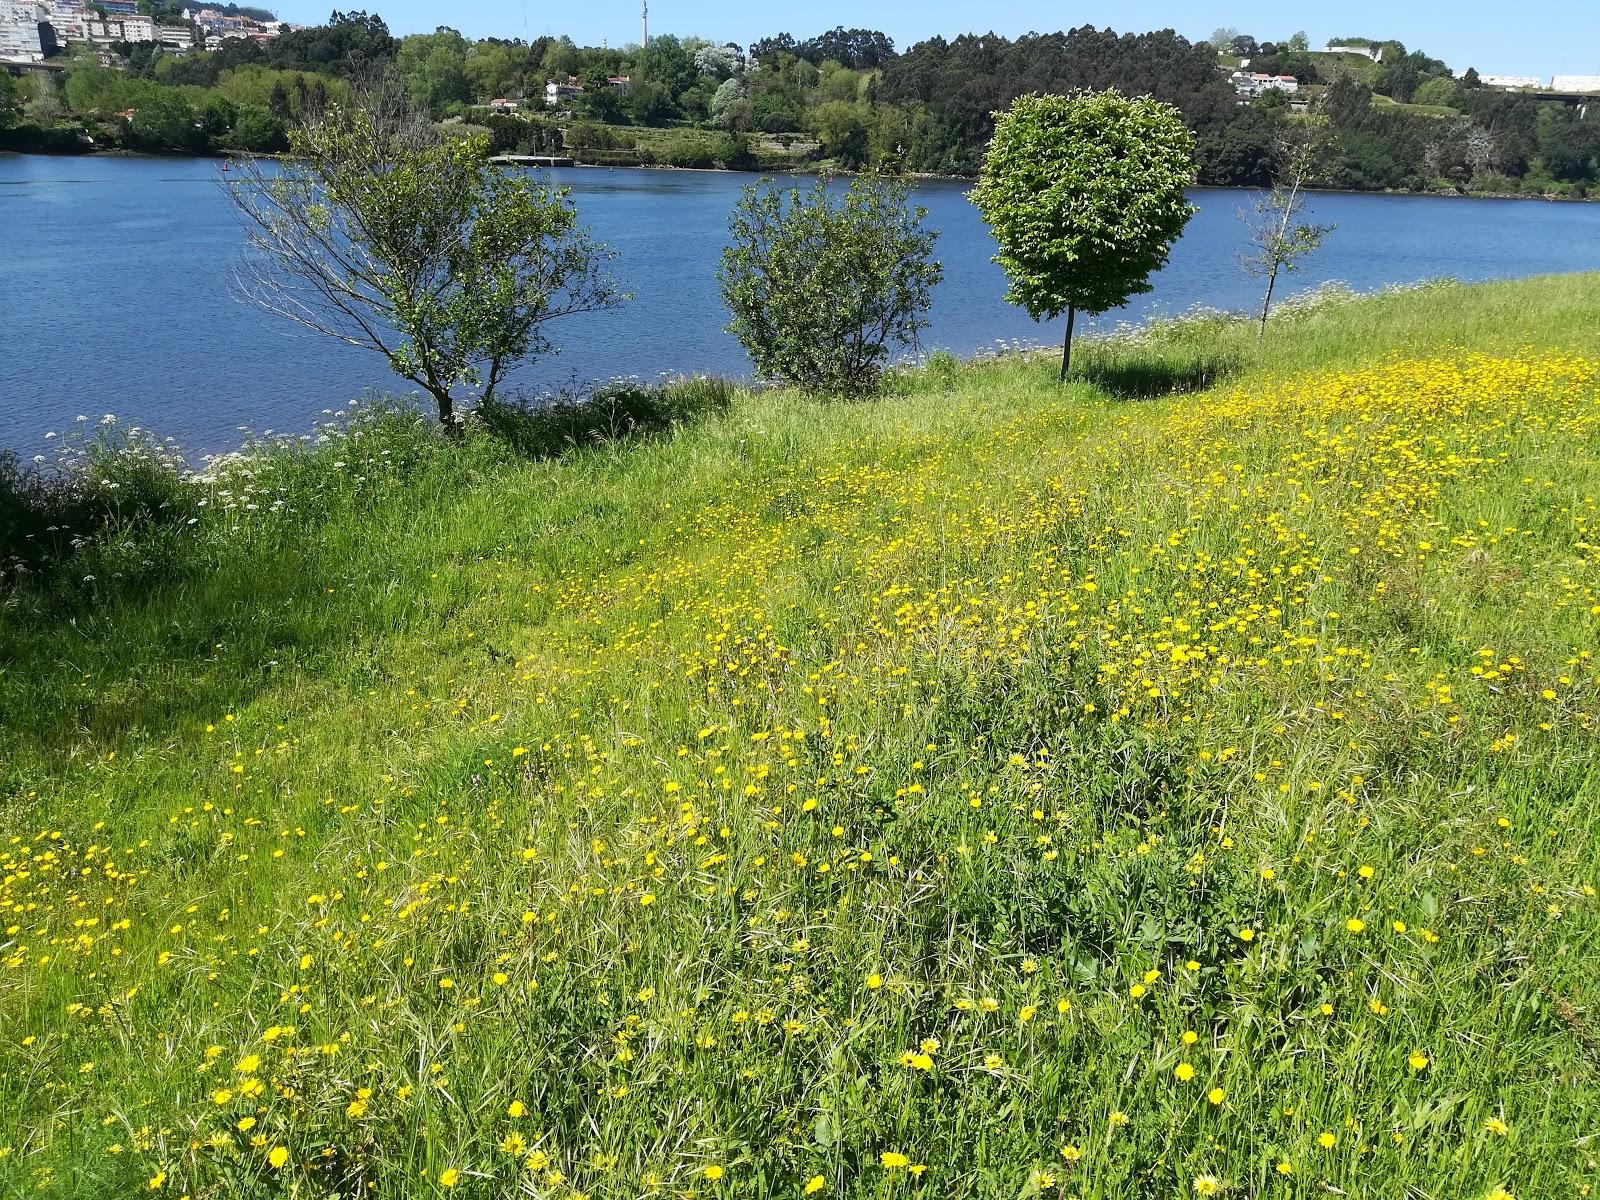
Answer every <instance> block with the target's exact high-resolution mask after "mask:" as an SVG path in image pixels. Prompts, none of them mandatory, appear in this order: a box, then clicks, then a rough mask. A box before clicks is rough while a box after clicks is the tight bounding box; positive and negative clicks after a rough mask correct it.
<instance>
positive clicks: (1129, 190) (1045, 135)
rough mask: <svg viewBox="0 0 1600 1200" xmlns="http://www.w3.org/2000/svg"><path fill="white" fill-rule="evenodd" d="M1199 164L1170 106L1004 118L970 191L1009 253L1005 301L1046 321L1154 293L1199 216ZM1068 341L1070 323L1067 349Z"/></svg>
mask: <svg viewBox="0 0 1600 1200" xmlns="http://www.w3.org/2000/svg"><path fill="white" fill-rule="evenodd" d="M1193 156H1194V139H1193V138H1192V137H1191V136H1190V134H1189V132H1188V130H1186V129H1185V128H1184V126H1183V121H1182V119H1181V117H1180V116H1179V115H1178V113H1177V111H1176V110H1175V109H1173V108H1172V107H1171V106H1170V105H1166V104H1162V103H1161V102H1160V101H1157V100H1152V99H1150V98H1148V97H1145V98H1141V99H1136V100H1130V99H1128V98H1127V97H1126V96H1123V95H1121V94H1120V93H1118V92H1114V91H1106V92H1079V93H1076V94H1074V95H1071V96H1023V97H1020V98H1019V99H1018V100H1017V101H1016V102H1015V103H1014V104H1013V105H1012V106H1011V108H1010V109H1009V110H1008V111H1007V112H1005V113H1002V114H1000V116H999V118H998V119H997V121H996V124H995V135H994V141H993V142H992V143H991V145H990V147H989V153H988V155H987V157H986V158H985V159H984V165H983V173H982V174H981V175H980V177H979V180H978V186H977V187H976V188H974V189H973V191H972V200H973V203H975V204H976V205H977V206H978V210H979V212H981V213H982V214H983V219H984V220H985V221H987V222H988V223H989V227H990V229H991V230H992V231H993V233H994V236H995V241H996V242H997V243H999V247H1000V249H999V253H998V254H997V255H996V256H995V260H994V261H995V262H997V263H999V264H1000V265H1001V266H1003V267H1004V268H1005V270H1006V276H1007V279H1008V280H1009V283H1010V286H1009V287H1008V289H1007V291H1006V299H1007V300H1008V301H1010V302H1011V303H1012V304H1016V305H1019V306H1021V307H1022V308H1024V309H1026V310H1027V312H1028V315H1029V316H1031V317H1032V318H1033V319H1034V320H1036V321H1040V320H1051V319H1054V318H1055V317H1057V316H1059V315H1060V314H1061V313H1063V312H1066V313H1068V314H1069V317H1070V316H1071V315H1072V314H1073V313H1075V312H1079V311H1081V312H1086V313H1103V312H1105V311H1106V310H1108V309H1111V308H1116V307H1118V306H1120V305H1123V304H1126V303H1127V302H1128V300H1129V299H1130V298H1131V297H1133V296H1136V295H1138V294H1140V293H1142V292H1148V291H1149V290H1150V288H1151V286H1152V285H1151V283H1150V276H1151V275H1152V274H1153V273H1154V272H1155V271H1157V270H1159V269H1160V268H1161V266H1162V265H1163V264H1164V263H1165V262H1166V261H1167V253H1168V251H1169V250H1170V248H1171V246H1172V243H1173V242H1174V241H1176V240H1177V237H1178V235H1179V234H1181V233H1182V232H1183V228H1184V226H1185V225H1187V224H1188V222H1189V218H1190V217H1191V216H1192V215H1193V214H1194V211H1195V210H1194V207H1193V206H1192V205H1191V204H1190V203H1189V201H1188V198H1187V197H1186V196H1185V195H1184V189H1185V188H1187V187H1189V186H1190V185H1191V184H1192V183H1193V182H1194V157H1193ZM1070 339H1071V327H1070V322H1069V327H1068V344H1069V350H1070ZM1064 373H1065V363H1064V364H1063V374H1064Z"/></svg>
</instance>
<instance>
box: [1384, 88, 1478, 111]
mask: <svg viewBox="0 0 1600 1200" xmlns="http://www.w3.org/2000/svg"><path fill="white" fill-rule="evenodd" d="M1372 107H1373V108H1392V109H1394V110H1395V111H1396V112H1406V113H1411V114H1412V115H1414V116H1419V117H1459V116H1460V115H1461V110H1460V109H1458V108H1451V107H1450V106H1449V105H1448V104H1405V103H1402V102H1401V101H1399V100H1393V99H1391V98H1390V97H1388V96H1380V95H1378V93H1376V92H1374V93H1373V94H1372Z"/></svg>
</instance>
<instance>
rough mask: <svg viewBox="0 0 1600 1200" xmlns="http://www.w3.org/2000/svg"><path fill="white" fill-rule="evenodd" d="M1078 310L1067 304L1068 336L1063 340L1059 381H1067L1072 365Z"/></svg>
mask: <svg viewBox="0 0 1600 1200" xmlns="http://www.w3.org/2000/svg"><path fill="white" fill-rule="evenodd" d="M1077 316H1078V310H1077V309H1076V308H1074V307H1073V306H1072V305H1070V304H1069V305H1067V336H1066V337H1064V338H1063V339H1062V340H1061V378H1060V379H1059V380H1057V382H1058V383H1065V382H1066V381H1067V368H1068V367H1070V366H1071V365H1072V326H1073V322H1074V321H1075V320H1076V319H1077Z"/></svg>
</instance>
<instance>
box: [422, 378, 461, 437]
mask: <svg viewBox="0 0 1600 1200" xmlns="http://www.w3.org/2000/svg"><path fill="white" fill-rule="evenodd" d="M429 390H430V391H432V392H433V398H434V400H435V401H437V402H438V405H439V424H441V425H443V426H444V432H445V436H446V437H460V436H461V426H460V425H458V424H457V423H456V405H455V401H454V400H453V399H452V398H451V396H450V393H449V392H448V391H440V390H437V389H433V388H430V389H429Z"/></svg>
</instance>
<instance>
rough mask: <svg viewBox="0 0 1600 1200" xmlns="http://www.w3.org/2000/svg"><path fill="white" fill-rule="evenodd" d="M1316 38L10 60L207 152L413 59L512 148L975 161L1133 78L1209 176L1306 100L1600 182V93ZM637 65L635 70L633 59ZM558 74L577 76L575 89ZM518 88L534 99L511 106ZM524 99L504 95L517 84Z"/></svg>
mask: <svg viewBox="0 0 1600 1200" xmlns="http://www.w3.org/2000/svg"><path fill="white" fill-rule="evenodd" d="M1344 44H1350V45H1358V46H1367V45H1370V46H1373V47H1375V48H1378V49H1381V52H1382V53H1381V59H1380V61H1376V62H1374V61H1371V59H1370V58H1368V57H1366V56H1363V55H1360V54H1327V53H1316V52H1313V51H1311V50H1310V49H1309V47H1308V46H1307V45H1306V39H1305V37H1304V35H1302V34H1297V35H1294V36H1293V37H1290V38H1286V39H1284V40H1283V41H1281V42H1276V43H1275V42H1272V41H1260V40H1257V39H1256V38H1255V37H1253V36H1250V35H1247V34H1240V33H1238V32H1237V31H1235V30H1219V31H1218V32H1217V33H1216V34H1215V35H1213V36H1212V38H1211V39H1209V40H1208V41H1202V42H1191V41H1189V40H1188V39H1186V38H1183V37H1181V36H1179V35H1178V34H1176V33H1174V32H1173V31H1171V30H1161V31H1157V32H1151V33H1141V34H1120V35H1119V34H1117V33H1114V32H1112V31H1110V30H1103V29H1097V28H1094V27H1093V26H1083V27H1081V28H1077V29H1073V30H1070V31H1067V32H1061V33H1043V34H1026V35H1023V36H1021V37H1018V38H1014V39H1013V38H1005V37H1000V36H997V35H995V34H992V33H991V34H972V35H965V36H962V37H958V38H956V39H954V40H950V41H947V40H945V39H944V38H930V39H928V40H926V41H922V42H919V43H917V44H916V45H914V46H911V47H910V48H909V49H907V50H905V51H904V52H898V51H897V50H896V48H895V45H894V43H893V41H892V40H890V39H889V38H888V37H887V36H885V35H884V34H882V33H880V32H877V31H874V30H865V29H842V28H841V29H835V30H831V31H829V32H826V33H823V34H819V35H817V36H815V37H811V38H808V39H805V40H799V39H796V38H795V37H794V36H792V35H790V34H788V33H781V34H777V35H775V36H772V37H769V38H764V39H762V40H760V41H758V42H756V43H754V44H753V45H751V46H750V47H748V48H744V47H740V46H736V45H731V44H722V43H717V42H714V41H711V40H708V39H703V38H678V37H674V36H671V35H667V36H662V37H657V38H653V39H651V42H650V45H649V46H648V47H647V48H645V49H643V50H641V49H640V48H639V47H637V46H629V47H621V48H615V49H613V48H603V47H580V46H577V45H574V44H573V43H572V42H571V41H570V40H569V39H567V38H548V37H545V38H538V39H535V40H534V41H532V42H531V43H528V42H523V41H520V40H505V39H498V38H488V39H484V40H481V41H472V40H470V39H468V38H465V37H463V36H462V35H461V34H460V33H458V32H456V31H455V30H453V29H448V28H443V27H441V28H440V29H438V30H437V31H435V32H434V33H431V34H419V35H415V36H411V37H406V38H396V37H394V36H392V35H391V33H390V31H389V29H388V27H387V25H386V24H385V23H384V21H383V19H382V18H381V17H379V16H377V15H375V14H369V13H365V12H349V13H342V12H335V13H333V14H332V16H331V18H330V19H329V21H328V22H327V23H326V24H324V25H320V26H315V27H312V28H306V29H298V30H293V31H291V32H288V33H285V34H284V35H282V36H281V37H278V38H277V39H275V40H273V41H269V42H266V43H259V44H258V43H256V42H252V41H246V40H243V39H235V40H229V41H226V42H224V43H222V45H221V47H220V48H219V49H216V50H214V51H211V52H204V51H201V52H195V53H189V54H182V55H180V54H175V53H171V52H168V51H163V50H161V49H160V48H158V47H155V46H151V45H149V44H144V45H123V46H118V47H116V48H115V50H116V60H115V61H114V62H113V63H112V65H110V66H107V65H104V64H103V63H102V62H101V61H100V59H99V57H98V56H96V55H82V56H78V57H69V58H68V59H67V60H66V61H65V63H64V64H63V65H64V66H65V70H64V71H63V72H60V73H59V78H58V77H56V76H45V75H42V74H39V73H36V74H35V75H34V76H33V78H32V79H30V80H28V81H19V80H15V79H9V78H5V77H0V79H4V82H0V127H4V128H0V145H10V146H11V147H13V148H18V149H58V150H62V149H74V148H91V147H105V146H119V147H126V148H132V149H141V150H147V151H169V152H190V153H207V152H218V151H231V150H269V151H270V150H277V149H281V148H283V146H284V145H285V144H286V143H285V129H286V128H287V127H288V126H289V125H290V124H292V123H293V122H294V121H295V120H297V119H299V118H300V117H302V116H303V115H305V113H307V112H308V111H313V110H315V109H317V108H319V107H320V106H322V105H325V104H327V103H328V102H330V100H331V101H337V100H340V99H342V98H343V97H344V96H345V95H346V94H347V89H348V84H349V81H350V80H351V79H353V78H357V77H360V76H362V75H364V74H366V73H368V72H370V71H371V70H373V69H374V68H389V69H393V70H394V71H396V72H398V73H399V74H400V75H401V76H402V77H403V78H404V80H405V81H406V84H407V87H408V89H409V91H410V93H411V95H412V97H413V98H414V99H415V101H416V102H417V103H418V104H419V105H420V106H421V107H423V108H424V109H426V110H427V111H428V112H429V113H430V114H431V115H432V116H433V117H434V118H435V119H437V120H439V121H441V122H444V123H446V127H447V128H449V127H465V128H473V127H482V128H487V129H489V130H490V132H491V136H492V140H493V143H494V145H495V147H496V149H497V150H523V151H534V152H539V153H551V152H557V151H559V152H563V153H568V154H572V155H575V156H576V157H578V158H579V159H580V160H583V161H609V162H623V163H626V162H637V163H643V164H649V163H655V162H664V163H671V164H675V165H685V166H712V165H719V166H734V167H747V168H756V167H773V166H791V167H792V166H805V165H808V164H812V165H816V166H829V167H838V168H844V169H850V170H853V169H861V168H867V167H881V168H889V169H897V170H906V171H913V172H924V173H937V174H949V175H970V174H972V173H973V172H974V171H975V170H976V168H977V165H978V162H979V159H980V157H981V155H982V153H983V148H984V146H985V144H986V142H987V140H988V138H989V135H990V132H991V129H992V124H993V118H992V114H993V113H994V112H995V111H997V110H999V109H1001V108H1004V107H1005V106H1006V105H1007V104H1009V103H1010V102H1011V101H1012V100H1013V99H1014V98H1015V97H1017V96H1019V95H1023V94H1025V93H1030V92H1062V91H1068V90H1071V89H1074V88H1082V87H1092V88H1104V87H1115V88H1118V89H1120V90H1122V91H1124V92H1127V93H1130V94H1143V93H1149V94H1151V95H1154V96H1156V97H1158V98H1160V99H1162V100H1165V101H1168V102H1170V103H1172V104H1174V105H1176V106H1177V107H1178V109H1179V110H1180V111H1181V112H1182V113H1183V115H1184V119H1185V120H1186V122H1187V123H1188V124H1189V126H1190V128H1191V129H1192V130H1193V132H1194V134H1195V138H1196V143H1197V147H1198V159H1199V172H1200V178H1201V181H1202V182H1204V183H1208V184H1218V185H1260V184H1264V183H1266V182H1268V181H1269V180H1270V179H1271V177H1272V175H1273V172H1274V170H1275V166H1276V162H1277V157H1278V154H1279V147H1280V146H1281V144H1282V142H1283V140H1284V137H1285V135H1286V134H1287V133H1289V132H1291V131H1292V130H1293V129H1294V127H1295V125H1296V123H1297V122H1303V121H1305V120H1307V119H1308V118H1312V117H1321V118H1325V119H1326V121H1327V123H1328V124H1329V126H1330V127H1331V129H1332V131H1333V132H1334V133H1335V134H1336V136H1335V137H1334V138H1333V139H1332V140H1331V143H1330V149H1329V152H1328V153H1327V155H1326V156H1325V160H1324V162H1323V163H1322V165H1321V167H1320V170H1319V177H1318V179H1317V180H1316V182H1318V183H1319V184H1321V185H1323V186H1328V187H1343V188H1355V189H1396V190H1412V191H1436V190H1447V191H1481V192H1501V193H1514V192H1525V193H1529V194H1540V195H1567V196H1585V195H1588V194H1590V193H1591V191H1593V190H1595V189H1600V114H1595V115H1592V116H1586V115H1585V112H1584V110H1582V109H1579V108H1576V107H1569V106H1567V105H1564V104H1561V103H1552V102H1550V101H1547V100H1540V99H1537V98H1535V97H1533V96H1528V95H1520V94H1512V93H1508V92H1505V91H1500V90H1495V89H1490V88H1485V87H1483V86H1482V85H1481V83H1480V81H1479V79H1478V76H1477V73H1476V72H1475V71H1473V70H1471V69H1470V68H1469V69H1467V70H1466V71H1464V72H1463V73H1462V74H1461V75H1460V76H1459V77H1458V76H1456V75H1455V74H1453V73H1452V71H1451V70H1450V68H1449V67H1448V66H1447V65H1446V64H1445V63H1443V62H1442V61H1440V60H1438V59H1436V58H1432V57H1430V56H1428V55H1427V54H1425V53H1422V52H1420V51H1416V50H1410V49H1407V48H1406V47H1405V46H1403V45H1401V44H1400V43H1398V42H1394V41H1376V40H1373V39H1366V38H1351V39H1345V41H1344ZM1245 64H1248V69H1249V70H1252V71H1265V72H1269V73H1272V74H1283V75H1293V76H1294V77H1295V78H1296V79H1297V80H1298V81H1299V82H1300V84H1301V89H1300V92H1299V93H1298V94H1297V95H1296V96H1295V97H1293V98H1292V100H1291V98H1290V97H1288V96H1286V95H1284V94H1283V93H1281V92H1269V93H1267V94H1265V95H1263V96H1261V97H1259V98H1257V99H1255V100H1254V101H1253V102H1251V103H1241V102H1240V100H1239V98H1238V97H1237V96H1236V95H1235V92H1234V88H1233V86H1232V84H1231V83H1230V81H1229V79H1228V74H1229V72H1230V71H1231V70H1232V69H1234V68H1236V67H1239V66H1241V65H1245ZM622 76H626V77H627V83H626V85H625V86H623V85H621V84H620V83H619V82H617V80H618V79H619V77H622ZM549 81H556V82H558V83H562V84H566V85H569V90H568V91H567V92H565V93H564V94H563V96H562V101H561V104H560V106H559V107H558V108H556V109H547V108H546V106H545V103H544V91H545V85H546V83H547V82H549ZM497 98H504V99H510V100H515V101H520V102H521V111H520V112H518V113H516V114H515V115H507V114H505V113H496V114H493V115H491V114H490V112H489V111H488V108H487V105H488V104H489V102H490V101H491V100H494V99H497ZM502 107H503V106H502Z"/></svg>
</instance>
